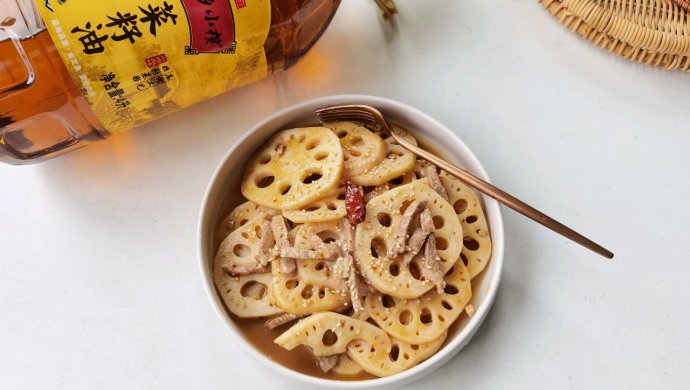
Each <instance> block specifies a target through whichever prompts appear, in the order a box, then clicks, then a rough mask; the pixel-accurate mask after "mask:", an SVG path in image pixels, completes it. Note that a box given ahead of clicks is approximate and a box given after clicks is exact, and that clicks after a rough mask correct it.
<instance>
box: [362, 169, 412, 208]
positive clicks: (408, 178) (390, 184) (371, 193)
mask: <svg viewBox="0 0 690 390" xmlns="http://www.w3.org/2000/svg"><path fill="white" fill-rule="evenodd" d="M415 180H417V175H416V174H415V172H414V171H407V172H405V173H403V174H402V175H400V176H398V177H395V178H393V179H391V180H389V181H387V182H385V183H383V184H381V185H378V186H374V187H364V202H365V203H367V202H369V201H370V200H372V199H374V198H375V197H377V196H379V195H381V194H383V193H384V192H386V191H388V190H392V189H393V188H397V187H400V186H404V185H405V184H410V183H412V182H413V181H415Z"/></svg>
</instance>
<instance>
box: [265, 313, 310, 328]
mask: <svg viewBox="0 0 690 390" xmlns="http://www.w3.org/2000/svg"><path fill="white" fill-rule="evenodd" d="M301 317H304V316H303V315H297V314H290V313H283V314H278V315H277V316H275V317H273V318H271V319H269V320H268V321H266V323H265V324H264V325H266V327H267V328H268V329H275V328H277V327H279V326H281V325H285V324H287V323H288V322H291V321H294V320H296V319H298V318H301Z"/></svg>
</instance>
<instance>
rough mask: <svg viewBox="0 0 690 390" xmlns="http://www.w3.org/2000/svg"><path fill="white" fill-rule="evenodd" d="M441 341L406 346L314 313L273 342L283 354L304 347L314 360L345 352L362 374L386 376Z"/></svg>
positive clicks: (369, 328) (352, 322) (358, 323)
mask: <svg viewBox="0 0 690 390" xmlns="http://www.w3.org/2000/svg"><path fill="white" fill-rule="evenodd" d="M444 340H445V337H444V339H440V340H434V341H433V342H431V343H426V344H415V345H410V344H407V343H405V342H402V341H400V340H395V339H391V337H389V336H388V334H387V333H386V332H384V331H383V330H382V329H381V328H379V327H377V326H375V325H372V324H370V323H368V322H366V321H362V320H358V319H355V318H352V317H348V316H344V315H342V314H337V313H316V314H313V315H311V316H309V317H307V318H305V319H303V320H300V321H299V322H298V323H297V324H295V325H293V326H292V327H291V328H290V329H288V330H287V331H285V332H284V333H283V334H281V335H280V336H278V338H276V339H275V340H274V342H275V343H276V344H278V345H280V346H281V347H283V348H285V349H287V350H292V349H294V348H295V347H297V346H299V345H305V346H307V347H309V348H310V349H311V351H312V353H313V354H314V355H315V356H328V355H335V354H339V353H343V352H345V351H347V354H348V356H349V357H350V358H351V359H352V360H354V361H355V362H356V363H357V364H359V365H360V366H361V367H362V369H364V370H365V371H367V372H369V373H371V374H374V375H377V376H389V375H393V374H396V373H398V372H402V371H404V370H406V369H408V368H410V367H413V366H415V365H416V364H418V363H419V362H421V361H422V360H424V359H426V358H427V357H429V356H431V355H432V354H433V353H434V352H436V351H437V350H438V348H440V347H441V345H442V344H443V341H444Z"/></svg>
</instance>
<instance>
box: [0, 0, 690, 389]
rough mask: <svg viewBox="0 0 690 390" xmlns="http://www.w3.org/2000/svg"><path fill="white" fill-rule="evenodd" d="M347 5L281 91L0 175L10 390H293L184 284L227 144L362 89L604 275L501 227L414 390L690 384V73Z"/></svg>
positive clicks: (1, 277) (526, 15) (428, 16)
mask: <svg viewBox="0 0 690 390" xmlns="http://www.w3.org/2000/svg"><path fill="white" fill-rule="evenodd" d="M369 3H370V1H369V0H345V1H343V5H342V7H341V9H340V10H339V12H338V15H337V17H336V18H335V20H334V22H333V24H332V25H331V27H330V29H329V30H328V31H327V33H326V34H325V35H324V37H323V39H322V40H321V41H320V42H319V43H318V45H317V46H316V47H315V49H314V50H313V52H311V53H310V54H309V55H308V56H307V57H306V58H305V59H304V60H303V61H302V62H301V63H299V64H298V65H297V66H296V67H294V68H293V69H292V70H290V71H289V72H287V73H285V74H281V75H278V76H274V77H270V78H268V79H266V80H264V81H261V82H259V83H257V84H254V85H252V86H249V87H247V88H244V89H241V90H239V91H235V92H233V93H230V94H227V95H225V96H222V97H219V98H216V99H213V100H211V101H208V102H206V103H204V104H202V105H198V106H195V107H193V108H190V109H187V110H185V111H184V112H181V113H178V114H175V115H172V116H170V117H167V118H164V119H162V120H159V121H157V122H155V123H152V124H149V125H147V126H144V127H143V128H140V129H137V130H135V131H131V132H129V133H127V134H124V135H120V136H116V137H112V138H111V139H109V140H108V141H105V142H102V143H100V144H97V145H92V146H90V147H88V148H86V149H83V150H81V151H78V152H76V153H73V154H71V155H68V156H65V157H62V158H59V159H56V160H52V161H49V162H46V163H42V164H40V165H35V166H27V167H11V166H4V165H3V166H0V188H2V190H1V191H2V192H1V193H0V221H1V224H0V237H1V239H2V253H1V254H0V266H1V267H2V268H1V271H0V378H2V386H1V387H3V388H7V389H19V388H30V389H34V388H36V389H38V388H65V389H95V388H97V389H130V388H131V389H202V388H204V389H243V388H251V389H264V388H280V389H289V388H299V386H298V385H296V384H294V383H291V382H288V381H287V380H286V379H285V378H283V377H281V376H278V375H277V374H274V373H272V372H269V371H268V370H267V369H265V368H264V367H263V366H262V365H261V364H260V363H258V362H256V361H254V360H252V359H251V358H249V357H248V356H247V355H245V354H244V353H243V352H242V351H241V350H240V348H239V346H238V345H237V344H236V343H235V341H234V340H233V339H232V338H231V336H230V334H229V333H228V332H227V331H226V330H225V329H224V328H223V326H222V325H221V322H220V321H218V319H217V318H216V315H215V313H214V312H213V310H212V308H211V306H210V304H209V303H208V301H207V298H206V295H205V292H204V290H203V288H202V286H201V283H200V276H199V270H198V266H197V258H196V249H195V247H196V221H197V215H198V212H199V207H200V204H201V199H202V196H203V193H204V190H205V188H206V185H207V183H208V181H209V179H210V176H211V173H212V172H213V170H214V169H215V167H216V165H217V164H218V163H219V161H220V159H221V157H222V156H223V154H224V153H225V151H226V150H227V149H228V148H229V147H230V146H231V145H232V144H233V143H234V142H235V140H237V138H238V137H239V136H240V135H241V134H242V131H243V130H245V129H247V128H248V127H250V126H251V125H252V124H254V123H255V122H257V121H259V120H260V119H261V118H263V117H264V116H266V115H268V114H270V113H272V112H273V111H275V110H277V109H279V108H282V107H285V106H287V105H290V104H293V103H297V102H300V101H303V100H305V99H309V98H312V97H317V96H322V95H329V94H340V93H362V94H371V95H379V96H385V97H390V98H394V99H398V100H400V101H403V102H405V103H408V104H411V105H413V106H416V107H418V108H420V109H421V110H423V111H426V112H427V113H429V114H431V115H432V116H434V117H436V118H437V119H439V120H440V121H441V122H443V123H445V124H446V125H447V126H448V127H450V128H451V129H454V130H455V131H456V132H457V133H458V134H459V135H460V136H461V138H462V139H463V140H464V141H465V142H466V143H467V144H468V145H469V146H470V147H471V148H472V149H473V150H474V151H475V153H476V154H477V156H478V157H479V159H480V160H482V162H483V164H484V166H485V167H486V169H487V171H488V172H489V175H491V177H492V179H493V181H494V182H495V183H497V184H499V185H500V186H503V187H504V188H505V189H506V190H508V191H509V192H512V193H514V194H516V195H519V196H521V197H523V198H524V199H526V200H528V201H530V202H532V203H533V204H534V205H536V206H538V207H539V208H541V209H543V210H544V211H547V212H550V213H551V214H552V215H553V216H554V217H556V218H558V219H560V220H562V221H564V222H565V223H567V224H569V225H571V226H573V227H575V228H577V229H580V230H582V231H583V232H585V233H587V234H588V235H590V236H591V237H592V238H594V239H597V240H600V241H601V242H602V243H603V244H605V245H607V246H609V247H610V248H611V249H612V250H613V251H614V252H615V253H616V259H615V260H614V261H604V260H602V258H599V257H597V256H596V255H594V254H592V253H590V252H588V251H587V250H584V249H583V248H581V247H579V246H577V245H576V244H573V243H571V242H569V241H567V240H565V239H563V238H561V237H560V236H557V235H556V234H553V233H551V232H550V231H547V230H546V229H544V228H541V227H539V226H538V225H536V224H535V223H533V222H531V221H529V220H527V219H525V218H523V217H521V216H519V215H516V214H515V213H513V212H512V211H510V210H506V211H505V213H504V218H505V229H506V235H507V238H506V259H505V268H504V274H503V283H502V285H501V288H500V291H499V294H498V297H497V299H496V303H495V305H494V307H493V310H492V312H491V314H490V315H489V317H488V318H487V320H486V322H485V323H484V326H483V327H482V329H480V331H479V333H478V334H477V335H476V337H475V338H474V340H473V341H472V342H471V343H470V345H469V346H468V347H467V348H466V349H464V350H463V351H462V352H460V354H459V355H458V356H457V357H456V358H455V359H453V360H452V361H451V362H450V363H448V364H447V365H446V366H444V367H443V368H442V369H440V370H439V371H437V372H436V373H435V374H433V376H432V377H429V378H426V379H424V380H422V381H421V382H417V383H416V384H414V385H412V386H411V387H410V388H448V389H450V388H453V389H457V388H463V389H487V388H554V387H559V388H572V389H582V388H687V386H688V385H690V370H688V365H690V341H689V339H688V337H689V336H690V334H689V329H690V325H688V324H690V310H689V309H688V297H690V283H689V282H688V280H690V239H689V234H688V233H690V228H689V226H690V207H688V203H689V202H690V179H689V177H688V169H689V168H690V153H689V152H690V129H689V128H688V123H689V121H688V118H689V117H690V112H689V111H688V106H689V104H690V100H689V98H688V96H689V95H688V94H689V91H690V75H688V74H683V73H680V72H673V71H664V70H659V69H654V68H651V67H646V66H642V65H638V64H633V63H629V62H627V61H625V60H622V59H619V58H617V57H616V56H614V55H612V54H609V53H607V52H606V51H604V50H602V49H600V48H598V47H594V46H592V45H591V44H589V43H587V42H586V41H584V40H583V39H581V38H580V37H579V36H577V35H576V34H574V33H572V32H570V31H569V30H567V29H565V28H564V27H562V26H560V25H559V24H558V23H557V22H556V20H555V19H554V18H553V17H552V16H551V15H549V14H548V13H547V12H546V11H544V10H543V9H542V8H541V6H540V5H539V4H537V2H536V1H514V0H499V1H469V0H464V1H450V0H448V1H428V0H425V1H413V0H408V1H404V0H398V5H399V8H400V14H399V15H398V16H397V17H396V25H397V29H395V30H393V29H391V28H389V27H386V26H384V25H383V24H381V23H380V20H379V16H378V12H377V10H376V9H375V8H374V7H373V6H371V5H370V4H369Z"/></svg>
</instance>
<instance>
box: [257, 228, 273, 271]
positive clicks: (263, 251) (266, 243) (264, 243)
mask: <svg viewBox="0 0 690 390" xmlns="http://www.w3.org/2000/svg"><path fill="white" fill-rule="evenodd" d="M273 218H275V217H273ZM269 233H271V222H269V220H268V218H265V219H264V220H263V221H261V241H260V242H259V255H258V256H257V259H256V262H257V264H258V267H259V268H264V267H266V266H267V265H268V262H269V261H270V260H271V259H270V255H271V249H272V248H273V247H272V245H271V244H272V242H271V241H272V240H271V238H272V237H271V234H269ZM274 235H275V233H274Z"/></svg>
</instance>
